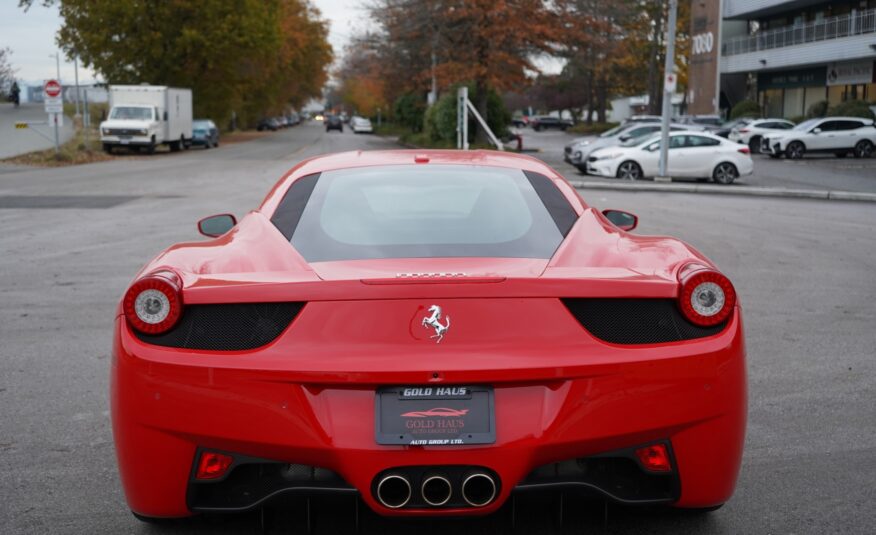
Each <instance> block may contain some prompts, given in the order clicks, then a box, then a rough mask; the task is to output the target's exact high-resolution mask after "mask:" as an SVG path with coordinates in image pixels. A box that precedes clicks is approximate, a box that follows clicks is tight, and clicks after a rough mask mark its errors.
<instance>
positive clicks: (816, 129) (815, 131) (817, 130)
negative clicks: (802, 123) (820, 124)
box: [812, 128, 821, 134]
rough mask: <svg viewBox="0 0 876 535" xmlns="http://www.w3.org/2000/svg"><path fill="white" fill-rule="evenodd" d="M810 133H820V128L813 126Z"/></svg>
mask: <svg viewBox="0 0 876 535" xmlns="http://www.w3.org/2000/svg"><path fill="white" fill-rule="evenodd" d="M812 133H813V134H820V133H821V128H813V129H812Z"/></svg>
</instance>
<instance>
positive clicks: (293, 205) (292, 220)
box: [271, 173, 322, 240]
mask: <svg viewBox="0 0 876 535" xmlns="http://www.w3.org/2000/svg"><path fill="white" fill-rule="evenodd" d="M320 175H322V173H313V174H311V175H305V176H303V177H301V178H299V179H298V180H296V181H295V182H293V183H292V185H291V186H289V189H288V190H286V194H285V195H283V199H282V200H281V201H280V204H278V205H277V209H276V210H274V215H272V216H271V223H273V224H274V226H275V227H277V229H278V230H279V231H280V232H281V233H283V236H285V237H286V239H287V240H291V239H292V235H293V234H295V229H296V228H298V223H299V222H300V221H301V215H302V214H303V213H304V209H305V208H306V207H307V203H308V202H309V201H310V196H311V195H312V194H313V190H314V188H316V183H317V182H319V177H320Z"/></svg>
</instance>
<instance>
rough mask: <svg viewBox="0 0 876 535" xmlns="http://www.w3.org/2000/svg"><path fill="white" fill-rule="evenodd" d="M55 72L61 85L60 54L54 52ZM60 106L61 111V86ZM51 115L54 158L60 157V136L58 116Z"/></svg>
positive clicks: (62, 89)
mask: <svg viewBox="0 0 876 535" xmlns="http://www.w3.org/2000/svg"><path fill="white" fill-rule="evenodd" d="M55 71H56V73H57V75H58V78H57V80H58V83H59V84H61V53H60V52H55ZM61 106H62V107H61V109H62V110H63V109H64V108H63V106H64V86H63V85H61ZM62 113H63V111H62ZM52 115H54V116H55V117H54V118H55V121H54V122H55V156H60V155H61V136H60V134H59V133H58V114H57V113H53V114H52Z"/></svg>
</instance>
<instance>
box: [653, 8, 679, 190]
mask: <svg viewBox="0 0 876 535" xmlns="http://www.w3.org/2000/svg"><path fill="white" fill-rule="evenodd" d="M677 12H678V0H669V23H668V28H667V34H668V35H667V36H666V64H665V65H664V67H663V121H662V124H661V126H660V169H659V172H658V174H659V176H658V177H656V178H655V182H657V181H659V182H669V181H670V180H671V179H670V178H668V176H667V175H668V171H669V169H668V168H669V165H668V164H669V119H670V116H671V115H672V94H673V93H674V92H675V72H674V70H675V24H676V18H677ZM670 81H671V83H670Z"/></svg>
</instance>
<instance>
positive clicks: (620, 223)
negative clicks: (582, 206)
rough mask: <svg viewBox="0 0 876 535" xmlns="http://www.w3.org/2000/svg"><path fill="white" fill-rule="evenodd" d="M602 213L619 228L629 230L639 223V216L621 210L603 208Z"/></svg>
mask: <svg viewBox="0 0 876 535" xmlns="http://www.w3.org/2000/svg"><path fill="white" fill-rule="evenodd" d="M602 215H604V216H605V218H606V219H608V220H609V221H611V223H612V224H613V225H614V226H616V227H617V228H619V229H621V230H626V231H630V230H633V229H634V228H636V227H637V226H638V225H639V218H638V217H636V216H635V215H633V214H631V213H629V212H624V211H623V210H603V211H602Z"/></svg>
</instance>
